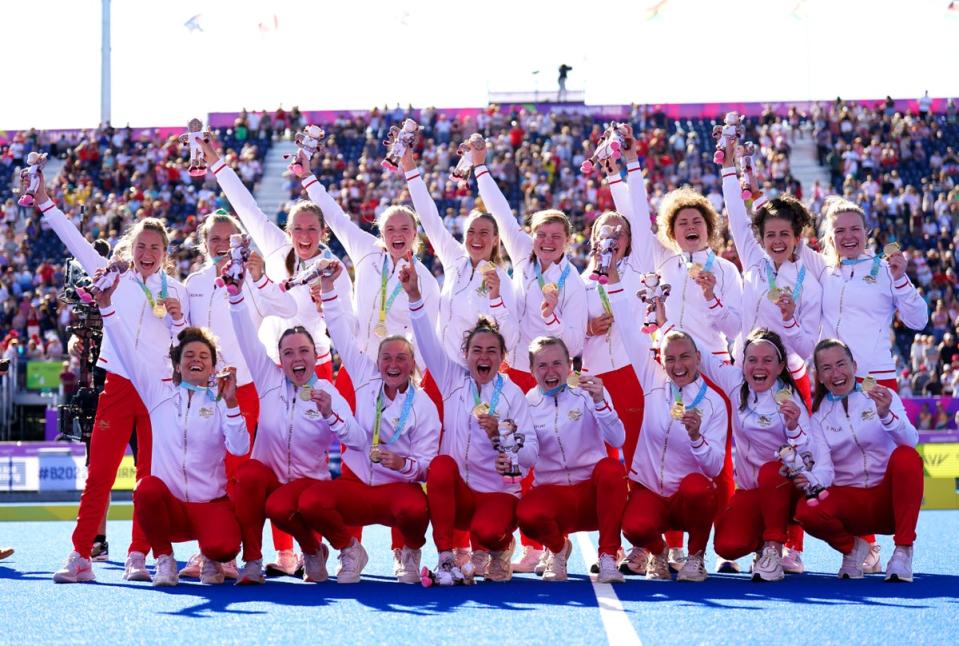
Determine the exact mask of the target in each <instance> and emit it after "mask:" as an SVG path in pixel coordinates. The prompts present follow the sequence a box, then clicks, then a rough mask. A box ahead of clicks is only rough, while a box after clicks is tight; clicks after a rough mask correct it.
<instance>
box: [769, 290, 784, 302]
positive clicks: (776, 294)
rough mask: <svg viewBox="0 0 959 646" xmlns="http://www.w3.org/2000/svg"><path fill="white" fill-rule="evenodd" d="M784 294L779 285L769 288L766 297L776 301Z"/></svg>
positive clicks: (770, 300)
mask: <svg viewBox="0 0 959 646" xmlns="http://www.w3.org/2000/svg"><path fill="white" fill-rule="evenodd" d="M781 295H782V290H781V289H779V288H778V287H773V288H772V289H770V290H769V293H767V294H766V298H768V299H769V302H771V303H775V302H776V301H778V300H779V297H780V296H781Z"/></svg>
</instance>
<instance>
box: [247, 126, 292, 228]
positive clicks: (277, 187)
mask: <svg viewBox="0 0 959 646" xmlns="http://www.w3.org/2000/svg"><path fill="white" fill-rule="evenodd" d="M295 153H296V144H294V143H293V142H292V141H277V142H276V143H274V144H273V147H272V148H270V152H268V153H267V155H266V159H264V160H263V178H262V179H261V180H260V184H259V186H257V188H256V203H257V204H258V205H259V207H260V210H261V211H263V212H264V213H265V214H266V216H267V217H268V218H270V219H275V218H276V214H277V212H278V211H279V210H280V207H281V206H282V205H283V204H284V203H285V202H288V201H289V200H290V192H289V190H288V189H287V186H288V184H289V178H287V177H284V176H283V175H284V174H285V173H286V167H287V165H288V164H289V163H290V162H289V160H286V159H283V155H285V154H288V155H292V154H295Z"/></svg>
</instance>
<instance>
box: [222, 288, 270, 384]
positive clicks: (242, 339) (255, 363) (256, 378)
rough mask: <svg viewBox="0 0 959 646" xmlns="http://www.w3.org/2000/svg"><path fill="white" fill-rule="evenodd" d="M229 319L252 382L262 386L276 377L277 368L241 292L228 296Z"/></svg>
mask: <svg viewBox="0 0 959 646" xmlns="http://www.w3.org/2000/svg"><path fill="white" fill-rule="evenodd" d="M230 320H231V321H232V322H233V332H234V333H235V334H236V340H237V344H238V345H239V346H240V352H241V353H242V354H243V360H244V361H246V365H247V366H248V367H249V368H250V374H251V375H253V382H254V383H256V384H260V387H263V386H264V385H266V384H267V383H269V382H271V381H273V380H274V379H275V378H276V376H277V372H279V368H277V367H276V364H274V363H273V360H272V359H270V355H269V354H267V352H266V348H265V347H263V343H261V342H260V339H259V337H258V336H257V331H256V328H254V326H253V321H252V320H251V319H250V310H249V308H248V307H247V304H246V299H245V297H244V295H243V293H242V292H241V293H239V294H236V295H235V296H231V297H230Z"/></svg>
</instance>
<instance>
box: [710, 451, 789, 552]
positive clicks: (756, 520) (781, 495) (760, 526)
mask: <svg viewBox="0 0 959 646" xmlns="http://www.w3.org/2000/svg"><path fill="white" fill-rule="evenodd" d="M779 466H780V465H779V462H767V463H766V464H764V465H763V466H762V467H760V469H759V486H758V487H756V488H755V489H739V490H738V491H736V493H735V494H733V497H732V499H731V500H730V501H729V504H728V505H727V507H726V509H725V510H724V511H723V513H722V514H721V515H720V516H719V520H718V521H717V522H716V535H715V537H714V538H713V547H714V548H715V550H716V554H718V555H719V556H721V557H722V558H724V559H728V560H730V561H735V560H736V559H738V558H741V557H743V556H746V555H747V554H749V553H750V552H756V551H758V550H760V549H761V548H762V546H763V543H764V542H765V541H776V542H777V543H783V544H785V543H786V542H787V539H788V538H789V536H790V531H789V525H790V523H791V522H792V518H793V510H794V509H795V508H796V503H797V502H798V501H799V499H800V498H801V497H802V494H801V493H800V492H799V490H798V489H797V488H796V487H795V486H794V485H793V484H792V482H790V481H789V480H788V479H786V478H785V477H784V476H782V475H780V473H779Z"/></svg>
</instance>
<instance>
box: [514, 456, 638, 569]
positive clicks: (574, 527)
mask: <svg viewBox="0 0 959 646" xmlns="http://www.w3.org/2000/svg"><path fill="white" fill-rule="evenodd" d="M626 497H627V487H626V469H624V468H623V465H622V464H621V463H620V462H619V460H616V459H614V458H604V459H602V460H600V461H599V462H597V463H596V466H595V467H594V468H593V473H592V475H591V476H590V478H589V479H588V480H584V481H582V482H577V483H576V484H573V485H555V484H547V485H537V486H535V487H533V488H532V490H530V492H529V493H528V494H526V495H525V496H523V499H522V500H520V501H519V505H518V506H517V508H516V516H517V518H518V519H519V526H520V527H521V528H522V530H523V531H524V532H525V533H526V534H527V535H528V536H530V537H532V538H533V539H535V540H538V541H541V542H542V543H543V544H544V545H545V546H546V547H547V548H548V549H549V550H550V551H551V552H553V553H559V552H561V551H562V550H563V546H564V545H565V544H566V537H567V535H569V534H570V533H571V532H581V531H594V530H597V529H598V530H599V553H600V554H609V555H610V556H612V557H613V558H616V554H617V552H619V548H620V546H621V542H620V536H619V535H620V528H621V525H622V522H623V511H624V510H625V509H626Z"/></svg>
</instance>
